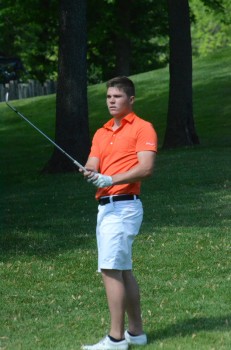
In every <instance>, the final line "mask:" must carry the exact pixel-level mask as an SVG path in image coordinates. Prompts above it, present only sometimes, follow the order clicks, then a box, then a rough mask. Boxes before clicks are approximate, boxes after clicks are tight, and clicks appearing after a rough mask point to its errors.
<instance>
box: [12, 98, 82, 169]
mask: <svg viewBox="0 0 231 350" xmlns="http://www.w3.org/2000/svg"><path fill="white" fill-rule="evenodd" d="M8 99H9V93H8V92H7V93H6V104H7V106H8V107H10V109H12V111H14V112H15V113H17V114H18V115H19V116H20V117H21V118H23V119H24V120H25V121H26V122H27V123H29V124H30V125H31V126H32V127H33V128H34V129H36V130H37V131H38V132H39V133H40V134H42V135H43V136H44V137H45V138H46V139H47V140H48V141H50V142H51V143H52V144H53V145H54V146H55V147H56V148H57V149H58V150H59V151H60V152H62V153H63V154H64V155H65V156H66V157H67V158H69V159H70V160H71V161H72V162H73V163H74V165H76V166H77V167H78V168H80V169H82V170H83V171H87V169H86V168H84V166H83V165H81V164H80V163H79V162H77V160H75V159H74V158H72V157H71V156H70V155H69V154H68V153H67V152H65V151H64V150H63V149H62V148H61V147H60V146H59V145H57V143H55V142H54V141H53V140H51V139H50V138H49V137H48V136H47V135H46V134H44V132H42V131H41V130H40V129H39V128H37V126H35V125H34V124H33V123H32V122H31V121H30V120H28V119H27V118H26V117H25V116H24V115H23V114H22V113H20V112H19V111H17V109H16V108H15V107H13V106H11V105H10V104H9V102H8Z"/></svg>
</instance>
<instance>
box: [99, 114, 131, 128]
mask: <svg viewBox="0 0 231 350" xmlns="http://www.w3.org/2000/svg"><path fill="white" fill-rule="evenodd" d="M135 116H136V115H135V113H134V112H131V113H129V114H127V115H126V116H125V117H123V119H122V120H124V121H126V122H128V123H132V122H133V120H134V118H135ZM113 125H114V118H112V119H110V120H109V121H108V122H107V123H105V124H104V125H103V127H104V128H105V129H111V128H112V127H113Z"/></svg>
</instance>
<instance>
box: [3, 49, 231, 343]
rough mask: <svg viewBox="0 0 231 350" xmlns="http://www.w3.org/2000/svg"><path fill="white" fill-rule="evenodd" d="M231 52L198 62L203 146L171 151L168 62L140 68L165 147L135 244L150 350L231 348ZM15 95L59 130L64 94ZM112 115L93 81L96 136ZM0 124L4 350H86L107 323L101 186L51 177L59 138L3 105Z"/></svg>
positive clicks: (144, 104)
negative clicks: (99, 230) (58, 101)
mask: <svg viewBox="0 0 231 350" xmlns="http://www.w3.org/2000/svg"><path fill="white" fill-rule="evenodd" d="M230 56H231V50H230V49H227V50H222V51H219V52H217V53H215V54H212V55H211V56H208V57H205V58H203V59H202V58H201V59H195V60H194V73H193V75H194V114H195V123H196V128H197V132H198V135H199V138H200V142H201V144H200V145H199V146H197V147H193V148H182V149H174V150H168V151H163V150H161V145H162V142H163V136H164V132H165V126H166V111H167V102H168V70H167V68H164V69H160V70H157V71H151V72H149V73H144V74H140V75H136V76H133V77H132V78H133V79H134V81H135V83H136V86H137V100H136V107H135V110H136V112H137V113H138V114H139V115H140V116H142V117H143V118H145V119H147V120H150V121H151V122H152V123H153V124H154V126H155V128H156V130H157V132H158V135H159V146H160V147H159V153H158V157H157V164H156V170H155V173H154V176H153V177H152V178H151V179H148V180H147V181H146V182H145V183H144V184H143V188H142V201H143V205H144V210H145V216H144V222H143V225H142V230H141V234H140V235H139V236H138V237H137V241H136V242H135V245H134V271H135V274H136V276H137V278H138V281H139V283H140V285H141V289H142V290H143V293H142V306H143V320H144V327H145V330H146V331H147V333H148V337H149V345H147V347H145V349H150V350H151V349H167V350H174V349H184V350H189V349H190V350H191V349H200V350H205V349H206V350H211V349H214V350H224V349H225V350H226V349H227V350H228V349H229V348H230V343H231V337H230V334H231V332H230V330H231V329H230V324H231V317H230V311H229V310H230V254H229V250H230V233H231V232H230V227H231V214H230V200H231V194H230V180H231V157H230V154H231V152H230V151H231V133H230V130H231V118H230V117H231V100H230V87H231V79H230V78H231V75H230ZM11 103H12V105H14V106H15V107H16V108H17V109H18V110H19V111H21V112H22V113H23V114H25V115H26V116H27V117H28V118H29V119H30V120H31V121H32V122H33V123H35V124H36V125H37V126H38V127H39V128H41V129H42V130H43V131H44V132H45V133H46V134H48V135H49V136H50V137H52V138H53V137H54V125H55V96H54V95H52V96H48V97H38V98H33V99H26V100H20V101H12V102H11ZM107 119H108V115H107V111H106V107H105V85H104V84H99V85H95V86H90V87H89V122H90V130H91V134H93V133H94V131H95V130H96V129H97V128H98V127H99V126H100V125H102V123H104V122H105V121H107ZM0 132H1V138H0V163H1V166H0V176H1V203H0V212H1V226H0V254H1V255H0V258H1V262H0V264H1V269H0V274H1V275H0V287H1V299H0V309H1V314H0V324H1V327H0V348H2V349H7V350H18V349H23V350H31V349H33V350H37V349H39V350H40V349H41V350H42V349H44V350H45V349H52V350H53V349H56V350H64V349H65V350H66V349H78V348H80V345H81V344H82V343H83V342H84V341H85V337H86V336H87V337H88V341H89V342H91V341H92V342H94V341H95V339H96V338H97V339H98V338H100V337H101V336H102V335H103V334H106V332H107V324H108V322H107V321H108V320H107V317H108V316H107V315H108V312H107V305H106V301H105V295H104V292H103V286H102V284H101V279H100V278H99V276H98V274H96V273H95V271H96V259H97V256H96V243H95V220H96V212H97V203H96V202H95V200H94V193H95V189H94V188H93V187H91V186H89V184H88V183H85V181H84V180H83V179H82V176H81V175H80V174H62V175H61V174H60V175H46V176H45V175H41V174H40V170H41V169H42V168H43V166H44V164H45V163H46V162H47V160H48V159H49V157H50V155H51V152H52V146H51V145H50V144H48V143H47V141H46V140H45V139H43V137H42V136H41V135H40V134H38V133H37V132H36V131H34V130H33V129H32V128H31V127H30V126H29V125H28V124H26V123H25V122H24V121H23V120H21V119H20V118H19V117H18V116H17V115H16V114H15V113H13V112H12V111H11V110H10V109H9V108H8V107H7V106H6V104H5V103H1V104H0ZM96 300H97V301H96ZM89 333H90V334H89Z"/></svg>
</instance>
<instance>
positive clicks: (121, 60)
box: [115, 0, 132, 76]
mask: <svg viewBox="0 0 231 350" xmlns="http://www.w3.org/2000/svg"><path fill="white" fill-rule="evenodd" d="M131 6H132V5H131V0H126V1H124V0H117V1H116V14H117V23H118V28H116V31H115V35H116V40H115V49H116V67H115V75H125V76H128V75H129V74H130V56H131V40H130V35H131V32H130V21H131V18H130V17H131Z"/></svg>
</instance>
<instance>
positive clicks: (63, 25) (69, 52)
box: [44, 0, 90, 173]
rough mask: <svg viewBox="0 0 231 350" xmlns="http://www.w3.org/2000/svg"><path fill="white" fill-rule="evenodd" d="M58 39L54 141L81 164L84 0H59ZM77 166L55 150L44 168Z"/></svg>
mask: <svg viewBox="0 0 231 350" xmlns="http://www.w3.org/2000/svg"><path fill="white" fill-rule="evenodd" d="M59 6H60V8H59V12H60V41H59V60H58V83H57V99H56V136H55V142H56V143H57V144H58V145H59V146H60V147H61V148H63V149H64V150H65V151H66V152H67V153H68V154H70V155H71V156H72V157H73V158H74V159H76V160H78V161H79V162H80V163H81V164H85V162H86V160H87V157H88V154H89V150H90V138H89V126H88V107H87V59H86V56H87V23H86V1H82V0H60V1H59ZM74 170H77V171H78V169H77V168H76V166H74V165H73V163H72V162H71V161H70V160H69V159H68V158H67V157H65V156H64V155H63V154H62V153H61V152H60V151H59V150H57V149H56V148H55V149H54V152H53V155H52V157H51V159H50V160H49V162H48V164H47V165H46V166H45V168H44V171H45V172H50V173H56V172H68V171H74Z"/></svg>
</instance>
